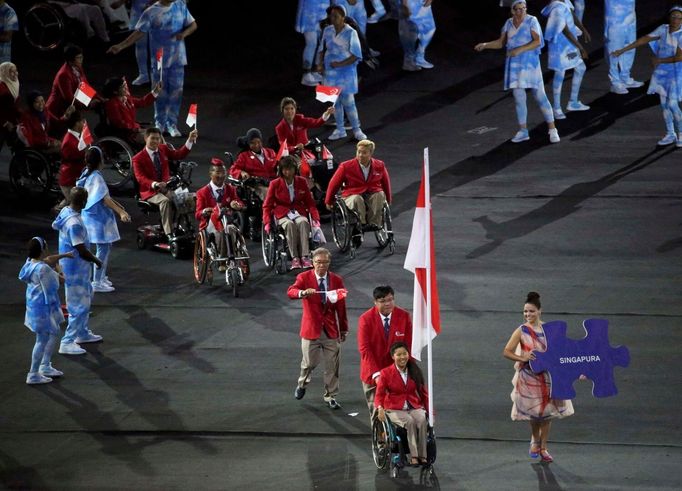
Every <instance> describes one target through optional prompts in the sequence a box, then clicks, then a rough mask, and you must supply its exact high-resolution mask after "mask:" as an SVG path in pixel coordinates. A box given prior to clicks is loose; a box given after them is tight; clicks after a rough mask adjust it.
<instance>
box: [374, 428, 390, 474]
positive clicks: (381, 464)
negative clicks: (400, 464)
mask: <svg viewBox="0 0 682 491" xmlns="http://www.w3.org/2000/svg"><path fill="white" fill-rule="evenodd" d="M390 456H391V443H390V433H389V430H388V426H387V425H386V423H382V422H381V421H379V419H375V420H374V422H373V423H372V457H373V458H374V464H375V465H376V466H377V468H378V469H387V468H388V464H389V463H390V460H391V459H390Z"/></svg>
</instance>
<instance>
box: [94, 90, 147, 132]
mask: <svg viewBox="0 0 682 491" xmlns="http://www.w3.org/2000/svg"><path fill="white" fill-rule="evenodd" d="M153 102H154V94H152V93H151V92H150V93H149V94H147V95H146V96H144V97H133V96H130V97H128V98H127V99H126V101H125V102H123V101H122V100H121V99H120V98H119V97H112V98H111V99H109V100H108V101H107V102H105V103H104V111H105V112H106V114H107V119H108V120H109V124H110V125H111V126H112V127H113V128H116V129H120V130H130V131H137V130H139V129H140V124H139V123H138V122H137V120H136V119H135V110H136V109H137V108H139V107H146V106H149V105H151V104H152V103H153Z"/></svg>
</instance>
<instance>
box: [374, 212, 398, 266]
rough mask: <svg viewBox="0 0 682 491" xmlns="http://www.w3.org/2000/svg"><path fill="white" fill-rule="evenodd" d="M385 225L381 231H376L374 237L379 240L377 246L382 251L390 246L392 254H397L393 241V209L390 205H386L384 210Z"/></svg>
mask: <svg viewBox="0 0 682 491" xmlns="http://www.w3.org/2000/svg"><path fill="white" fill-rule="evenodd" d="M382 213H383V225H382V227H381V228H380V229H379V230H375V231H374V236H375V237H376V239H377V244H379V248H380V249H384V248H385V247H386V246H390V247H389V250H390V252H391V254H393V253H394V252H395V242H394V240H393V225H392V223H391V209H390V208H389V206H388V203H384V209H383V212H382Z"/></svg>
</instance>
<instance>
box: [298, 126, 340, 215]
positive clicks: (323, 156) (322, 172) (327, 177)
mask: <svg viewBox="0 0 682 491" xmlns="http://www.w3.org/2000/svg"><path fill="white" fill-rule="evenodd" d="M303 148H305V149H306V150H308V151H310V152H311V153H312V154H313V155H314V156H315V160H314V161H313V162H309V163H308V165H309V166H310V172H311V176H310V177H311V178H312V180H313V182H312V187H311V189H310V192H311V193H312V194H313V198H315V203H316V204H317V210H318V211H319V212H320V217H323V216H324V217H327V216H329V210H327V207H326V206H325V204H324V198H325V196H326V194H327V188H328V187H329V181H331V179H332V176H333V175H334V172H335V171H336V169H337V168H338V167H339V162H338V161H337V160H336V159H335V158H334V156H333V155H332V153H331V152H330V151H329V150H328V149H327V147H326V146H325V145H324V144H323V143H322V142H321V141H320V139H319V138H313V139H312V140H310V141H309V142H308V143H306V144H305V145H304V147H303Z"/></svg>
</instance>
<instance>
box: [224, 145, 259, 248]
mask: <svg viewBox="0 0 682 491" xmlns="http://www.w3.org/2000/svg"><path fill="white" fill-rule="evenodd" d="M225 154H226V155H227V154H229V152H225ZM227 182H228V183H229V184H232V185H233V186H234V187H235V188H237V196H239V199H240V200H242V201H243V202H244V203H245V204H246V208H245V209H244V210H242V211H239V212H236V214H237V217H235V225H236V226H237V227H238V228H239V231H240V232H241V233H242V234H244V235H246V236H248V237H249V239H251V240H252V241H254V242H256V241H259V240H261V228H262V223H261V222H262V221H263V219H262V212H263V200H262V199H261V198H260V196H258V194H257V193H256V190H255V187H256V186H257V185H262V186H268V185H269V184H270V179H265V178H263V177H253V176H252V177H249V178H248V179H244V180H240V179H235V178H234V177H231V176H227Z"/></svg>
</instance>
